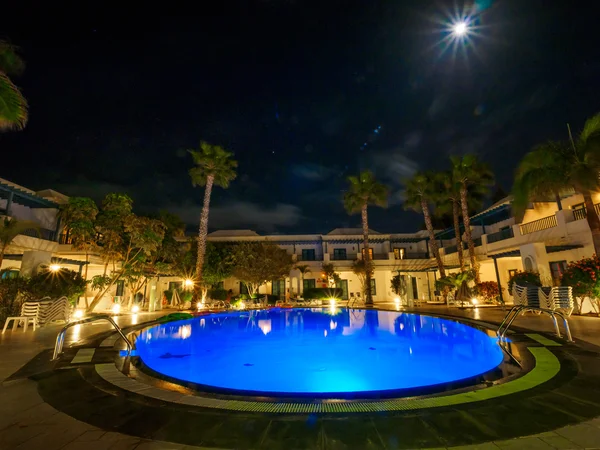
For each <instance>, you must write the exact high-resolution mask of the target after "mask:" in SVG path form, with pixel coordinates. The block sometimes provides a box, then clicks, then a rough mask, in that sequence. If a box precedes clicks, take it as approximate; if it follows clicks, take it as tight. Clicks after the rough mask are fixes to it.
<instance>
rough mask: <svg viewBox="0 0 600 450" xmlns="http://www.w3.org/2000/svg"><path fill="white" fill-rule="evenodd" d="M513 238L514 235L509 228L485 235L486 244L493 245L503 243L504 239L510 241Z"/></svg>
mask: <svg viewBox="0 0 600 450" xmlns="http://www.w3.org/2000/svg"><path fill="white" fill-rule="evenodd" d="M514 237H515V233H514V231H513V229H512V227H511V228H506V229H504V230H500V231H497V232H495V233H491V234H488V235H487V243H488V244H493V243H494V242H500V241H504V240H506V239H511V238H514Z"/></svg>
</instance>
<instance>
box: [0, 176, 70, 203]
mask: <svg viewBox="0 0 600 450" xmlns="http://www.w3.org/2000/svg"><path fill="white" fill-rule="evenodd" d="M11 193H12V195H13V203H17V204H19V205H23V206H27V207H29V208H56V209H57V208H58V207H59V206H58V203H54V202H53V201H52V200H48V199H46V198H44V197H40V196H39V195H36V194H35V193H31V192H29V191H26V190H23V189H20V188H18V187H17V186H13V185H11V184H8V183H6V182H4V181H3V180H1V179H0V198H3V199H5V200H8V197H9V196H10V194H11Z"/></svg>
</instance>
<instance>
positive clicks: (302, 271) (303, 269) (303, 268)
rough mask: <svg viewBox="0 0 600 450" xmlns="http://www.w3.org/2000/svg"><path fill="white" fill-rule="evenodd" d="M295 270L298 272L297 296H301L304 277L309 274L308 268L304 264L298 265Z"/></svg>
mask: <svg viewBox="0 0 600 450" xmlns="http://www.w3.org/2000/svg"><path fill="white" fill-rule="evenodd" d="M296 270H299V271H300V286H301V287H300V289H299V291H300V292H299V294H302V293H303V292H304V275H306V274H307V273H310V266H308V265H306V264H300V265H297V266H296Z"/></svg>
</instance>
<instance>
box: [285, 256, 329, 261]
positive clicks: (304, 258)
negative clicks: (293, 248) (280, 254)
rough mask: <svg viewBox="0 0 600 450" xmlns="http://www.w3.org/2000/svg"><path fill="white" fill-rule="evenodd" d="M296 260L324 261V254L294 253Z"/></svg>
mask: <svg viewBox="0 0 600 450" xmlns="http://www.w3.org/2000/svg"><path fill="white" fill-rule="evenodd" d="M292 257H293V258H294V261H299V262H300V261H301V262H319V261H323V255H315V256H302V255H292Z"/></svg>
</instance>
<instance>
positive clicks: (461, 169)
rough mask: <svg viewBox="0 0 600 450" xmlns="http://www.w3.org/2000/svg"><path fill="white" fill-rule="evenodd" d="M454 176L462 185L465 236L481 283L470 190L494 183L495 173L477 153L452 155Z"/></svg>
mask: <svg viewBox="0 0 600 450" xmlns="http://www.w3.org/2000/svg"><path fill="white" fill-rule="evenodd" d="M450 159H451V161H452V177H453V178H454V180H455V181H456V182H457V183H459V185H460V206H461V209H462V215H463V224H464V226H465V237H466V238H467V245H468V247H469V260H470V261H471V268H472V269H473V270H474V272H475V282H476V283H479V264H478V263H477V260H476V259H475V242H474V241H473V235H472V233H471V218H470V217H469V190H472V189H475V190H481V189H483V188H485V187H486V186H491V185H492V184H493V183H494V175H493V174H492V171H491V170H490V168H489V167H488V165H487V164H485V163H482V162H481V161H479V159H477V157H476V156H475V155H465V156H462V157H460V156H452V157H451V158H450Z"/></svg>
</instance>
